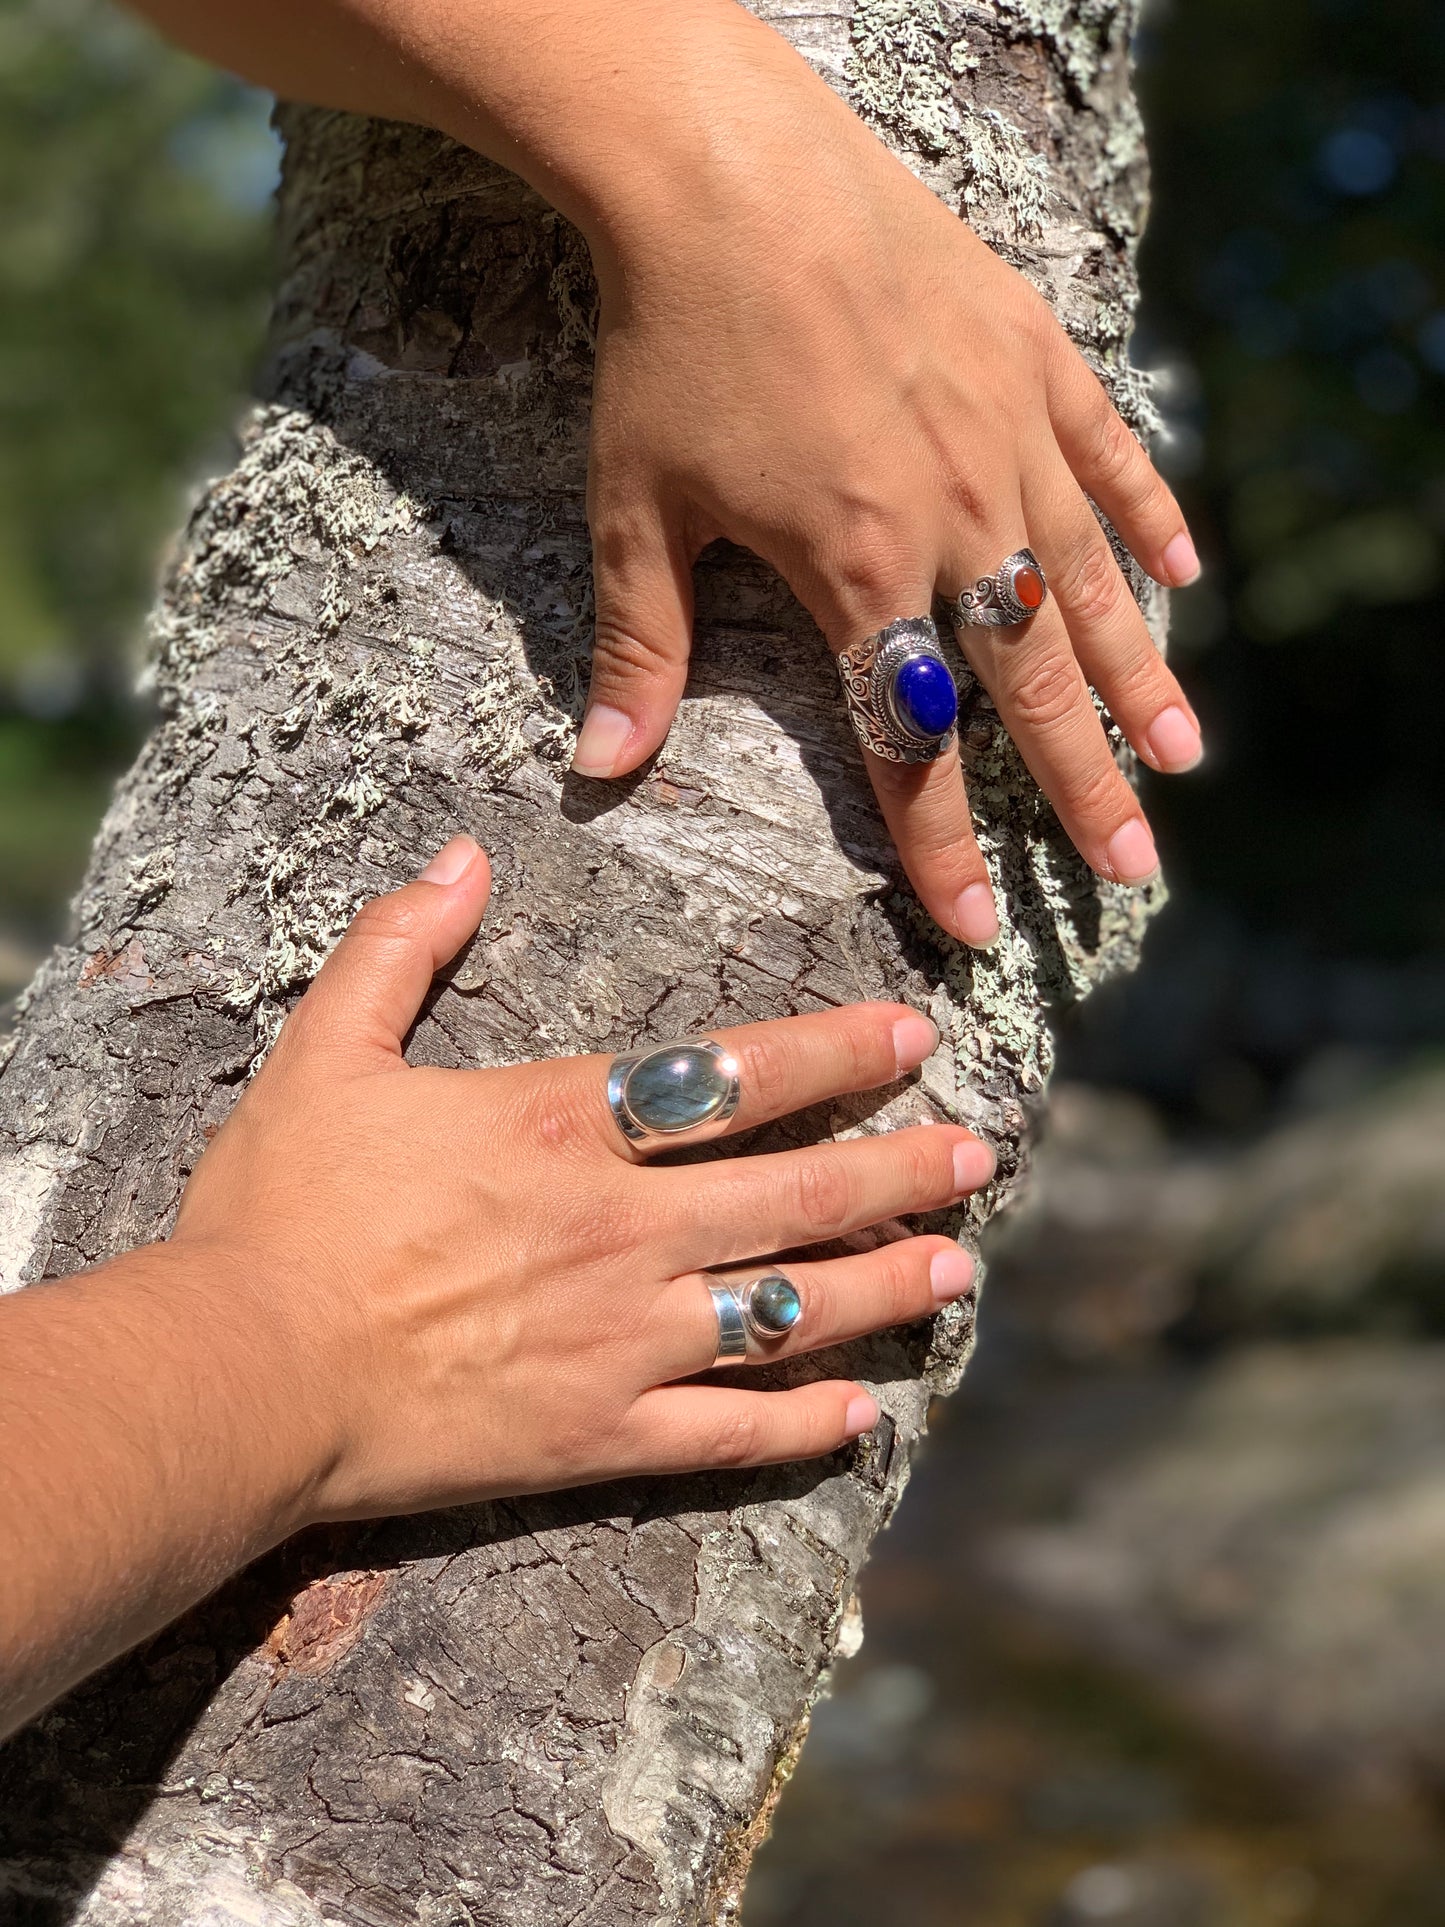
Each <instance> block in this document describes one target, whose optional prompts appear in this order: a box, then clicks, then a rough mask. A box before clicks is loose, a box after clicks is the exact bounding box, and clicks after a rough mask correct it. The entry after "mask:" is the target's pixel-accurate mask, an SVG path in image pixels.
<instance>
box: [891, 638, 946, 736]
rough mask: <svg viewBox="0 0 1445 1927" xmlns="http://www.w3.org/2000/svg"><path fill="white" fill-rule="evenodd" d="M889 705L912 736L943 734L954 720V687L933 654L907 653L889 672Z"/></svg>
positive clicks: (944, 668)
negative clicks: (891, 679)
mask: <svg viewBox="0 0 1445 1927" xmlns="http://www.w3.org/2000/svg"><path fill="white" fill-rule="evenodd" d="M893 707H894V709H895V710H896V711H897V714H898V720H899V722H900V723H902V725H903V727H904V728H905V729H907V730H911V731H912V733H913V734H914V735H915V736H946V735H947V734H948V732H949V730H950V729H952V728H953V725H954V724H955V723H956V722H957V721H958V691H957V689H956V688H955V687H954V682H953V677H952V676H951V675H950V674H949V673H948V668H947V665H946V664H944V663H941V662H940V661H939V660H938V658H937V657H936V656H909V657H908V658H907V659H906V661H904V662H901V663H899V665H898V667H897V669H895V670H894V672H893Z"/></svg>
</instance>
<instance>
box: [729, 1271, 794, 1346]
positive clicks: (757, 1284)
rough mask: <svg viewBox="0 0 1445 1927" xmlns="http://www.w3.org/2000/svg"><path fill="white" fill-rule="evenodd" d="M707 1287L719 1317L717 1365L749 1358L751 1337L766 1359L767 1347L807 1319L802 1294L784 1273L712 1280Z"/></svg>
mask: <svg viewBox="0 0 1445 1927" xmlns="http://www.w3.org/2000/svg"><path fill="white" fill-rule="evenodd" d="M707 1288H708V1294H709V1296H710V1297H711V1299H712V1308H713V1311H714V1312H715V1313H716V1314H717V1353H716V1356H715V1357H714V1358H713V1361H712V1362H713V1364H714V1366H718V1365H731V1364H734V1363H735V1362H736V1361H737V1360H738V1359H739V1358H746V1357H747V1356H748V1340H749V1339H750V1338H751V1339H752V1341H753V1343H754V1345H755V1346H758V1347H760V1348H762V1350H761V1355H762V1356H763V1357H766V1356H767V1348H768V1347H770V1346H773V1345H776V1344H777V1342H778V1340H779V1339H781V1338H786V1337H787V1335H788V1333H789V1332H791V1331H794V1330H795V1329H796V1328H797V1325H798V1323H799V1321H800V1320H801V1318H802V1316H803V1297H802V1293H801V1292H800V1291H799V1290H798V1287H797V1286H796V1285H795V1284H794V1283H793V1281H792V1279H791V1278H790V1277H789V1276H788V1275H787V1273H786V1272H783V1271H764V1272H761V1273H759V1275H758V1276H757V1277H756V1278H744V1279H736V1278H735V1279H730V1280H724V1279H718V1278H710V1279H709V1281H708V1287H707Z"/></svg>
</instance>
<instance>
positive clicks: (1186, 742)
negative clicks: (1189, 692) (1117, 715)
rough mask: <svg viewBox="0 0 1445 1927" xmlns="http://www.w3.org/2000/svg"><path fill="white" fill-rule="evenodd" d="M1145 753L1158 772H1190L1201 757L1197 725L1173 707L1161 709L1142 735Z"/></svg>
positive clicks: (1202, 746) (1185, 714) (1202, 749)
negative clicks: (1150, 757) (1145, 748)
mask: <svg viewBox="0 0 1445 1927" xmlns="http://www.w3.org/2000/svg"><path fill="white" fill-rule="evenodd" d="M1145 741H1146V742H1147V743H1148V745H1149V753H1150V755H1151V756H1152V757H1153V758H1154V761H1155V762H1156V763H1157V764H1158V765H1159V767H1160V769H1165V770H1169V771H1171V772H1174V773H1178V772H1179V771H1180V770H1186V769H1193V767H1194V765H1195V764H1196V763H1197V762H1198V761H1199V759H1200V757H1201V756H1202V755H1203V754H1204V743H1203V740H1202V739H1201V737H1200V734H1199V725H1198V723H1196V722H1192V721H1191V720H1190V718H1189V716H1188V714H1187V713H1186V712H1185V711H1184V710H1182V709H1181V708H1180V707H1179V705H1178V704H1177V703H1175V704H1173V705H1172V706H1171V707H1170V708H1168V709H1161V710H1160V712H1159V714H1158V715H1157V716H1156V717H1155V718H1154V720H1153V722H1152V723H1150V725H1149V727H1148V729H1147V730H1146V731H1145Z"/></svg>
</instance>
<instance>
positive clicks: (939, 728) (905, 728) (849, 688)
mask: <svg viewBox="0 0 1445 1927" xmlns="http://www.w3.org/2000/svg"><path fill="white" fill-rule="evenodd" d="M838 674H839V675H840V676H841V677H842V679H843V697H844V700H845V701H846V703H847V705H848V717H849V720H850V722H851V723H852V725H853V729H854V731H855V733H856V735H857V737H858V740H859V742H860V743H862V745H863V747H864V749H866V750H867V751H869V753H870V754H871V755H874V756H881V757H883V758H884V760H885V761H886V762H889V763H931V762H932V761H933V759H934V758H935V757H936V756H939V755H941V754H942V752H943V751H944V750H945V749H947V747H948V745H949V744H950V743H951V742H952V741H953V731H954V725H955V724H956V723H957V721H958V689H957V686H956V685H955V683H954V680H953V675H952V672H951V671H950V669H949V667H948V664H947V663H946V662H945V660H944V656H943V651H942V649H941V648H940V647H939V643H938V631H937V630H936V629H935V628H934V626H933V624H932V622H931V621H930V620H929V618H928V617H927V616H902V617H900V618H899V620H898V621H897V622H890V623H889V625H888V627H887V628H886V629H880V630H879V631H878V633H877V635H876V636H868V637H867V638H866V639H865V640H864V641H862V642H860V643H859V644H858V646H857V647H856V648H855V649H845V650H844V651H843V652H842V654H841V655H840V656H839V657H838Z"/></svg>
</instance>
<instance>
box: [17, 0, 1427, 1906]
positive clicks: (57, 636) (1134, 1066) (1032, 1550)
mask: <svg viewBox="0 0 1445 1927" xmlns="http://www.w3.org/2000/svg"><path fill="white" fill-rule="evenodd" d="M1138 58H1139V82H1140V89H1141V94H1142V98H1143V104H1144V108H1145V113H1146V118H1147V121H1148V125H1149V128H1150V132H1151V137H1152V144H1153V154H1154V169H1155V181H1156V194H1155V207H1154V213H1153V217H1152V222H1151V226H1150V230H1149V236H1148V240H1147V243H1146V247H1145V253H1144V261H1143V273H1144V283H1145V303H1144V308H1143V312H1142V314H1141V318H1140V326H1139V333H1138V338H1137V342H1136V355H1137V358H1138V359H1139V360H1140V361H1141V362H1142V363H1144V364H1145V365H1147V366H1150V367H1153V368H1155V369H1156V370H1158V371H1159V377H1160V384H1161V399H1162V401H1163V405H1164V407H1165V410H1166V412H1167V415H1168V418H1169V434H1168V437H1167V440H1166V442H1165V445H1164V447H1163V451H1162V460H1163V462H1164V464H1165V465H1166V466H1167V467H1168V469H1169V471H1170V474H1171V478H1172V479H1173V481H1174V482H1175V484H1176V486H1177V487H1178V489H1179V491H1180V493H1181V495H1182V496H1183V497H1184V500H1185V502H1186V506H1187V508H1188V511H1189V514H1190V517H1191V521H1192V524H1193V526H1194V528H1195V531H1196V534H1197V535H1198V536H1199V538H1200V542H1201V548H1202V549H1203V551H1204V553H1205V555H1206V558H1207V563H1208V573H1207V578H1206V583H1205V585H1203V586H1201V587H1199V588H1197V589H1195V590H1192V591H1190V592H1189V593H1188V594H1187V595H1185V596H1181V597H1179V598H1177V599H1176V621H1175V643H1174V647H1175V652H1176V659H1177V660H1178V661H1179V662H1180V663H1181V664H1182V666H1183V672H1184V675H1185V678H1186V681H1187V683H1188V685H1189V687H1190V690H1191V692H1192V694H1193V696H1194V698H1195V701H1196V703H1197V705H1198V707H1199V709H1200V711H1201V713H1202V715H1203V717H1204V720H1205V725H1206V734H1207V739H1208V741H1209V744H1210V755H1209V759H1208V761H1207V763H1206V765H1205V767H1204V769H1203V770H1202V771H1201V772H1200V773H1199V774H1198V775H1196V776H1194V777H1191V778H1188V779H1185V780H1183V781H1179V782H1176V783H1174V784H1170V785H1165V784H1161V783H1154V784H1152V785H1151V792H1150V796H1149V804H1150V809H1151V814H1152V816H1153V818H1154V821H1155V823H1156V826H1157V828H1158V831H1159V834H1160V840H1161V843H1162V845H1163V846H1164V849H1165V851H1166V854H1167V866H1168V871H1169V875H1170V878H1171V882H1172V885H1173V888H1174V893H1175V895H1174V901H1173V903H1172V905H1171V907H1170V909H1169V910H1168V912H1167V913H1166V915H1165V916H1164V918H1163V919H1162V920H1161V922H1160V923H1159V925H1158V926H1157V928H1156V930H1155V932H1154V934H1153V936H1152V938H1151V940H1150V945H1149V949H1148V954H1147V959H1146V965H1145V968H1144V970H1143V971H1142V972H1141V974H1140V975H1139V976H1138V977H1137V978H1135V979H1132V980H1131V981H1129V982H1128V983H1126V984H1123V985H1120V986H1117V987H1115V988H1114V989H1112V990H1110V991H1108V992H1106V993H1104V994H1103V995H1101V996H1100V997H1099V998H1098V999H1097V1000H1096V1001H1095V1002H1094V1003H1093V1004H1092V1005H1091V1006H1090V1008H1089V1010H1088V1012H1087V1015H1086V1016H1085V1017H1084V1019H1083V1020H1082V1022H1081V1023H1080V1024H1079V1026H1078V1028H1077V1029H1076V1031H1075V1032H1074V1033H1073V1034H1072V1035H1071V1036H1070V1037H1068V1038H1067V1039H1066V1040H1065V1044H1064V1051H1063V1067H1062V1072H1061V1076H1060V1081H1059V1085H1058V1091H1057V1101H1056V1103H1055V1106H1054V1115H1053V1122H1052V1127H1051V1133H1050V1137H1049V1140H1048V1142H1047V1144H1046V1145H1045V1148H1044V1151H1043V1154H1042V1157H1041V1160H1040V1163H1041V1182H1040V1184H1039V1185H1038V1186H1037V1187H1036V1188H1035V1195H1034V1198H1033V1201H1032V1203H1031V1204H1030V1205H1029V1206H1028V1207H1027V1208H1026V1209H1025V1210H1024V1212H1022V1213H1021V1214H1019V1215H1018V1216H1017V1218H1016V1219H1015V1220H1014V1221H1013V1222H1011V1223H1009V1224H1007V1225H1004V1226H1002V1227H1000V1235H999V1236H998V1238H997V1239H996V1241H995V1244H994V1246H993V1248H992V1249H991V1252H990V1260H991V1263H990V1273H989V1280H988V1288H987V1291H986V1293H985V1299H984V1305H983V1310H982V1314H981V1344H980V1349H979V1353H978V1356H977V1358H976V1360H975V1363H974V1365H973V1367H972V1368H971V1371H970V1375H969V1379H968V1384H967V1388H966V1390H965V1392H964V1394H963V1395H962V1396H961V1397H960V1398H959V1399H958V1400H956V1401H954V1403H953V1405H952V1406H951V1407H950V1408H949V1409H947V1410H945V1411H941V1412H940V1413H939V1414H938V1421H937V1426H936V1431H935V1435H934V1439H933V1441H932V1443H931V1445H930V1447H929V1449H928V1451H927V1453H926V1454H925V1456H924V1459H923V1462H922V1465H921V1467H920V1470H919V1472H918V1474H917V1476H916V1478H915V1481H914V1485H913V1489H912V1491H911V1493H910V1497H909V1501H908V1503H907V1505H906V1506H905V1507H904V1508H903V1511H902V1512H901V1514H900V1516H899V1520H898V1522H897V1524H896V1525H895V1526H894V1528H893V1529H892V1530H891V1532H890V1533H889V1534H888V1535H887V1537H886V1539H885V1540H884V1542H883V1544H882V1546H881V1547H880V1552H879V1556H878V1557H877V1558H876V1560H875V1561H874V1563H873V1565H872V1566H871V1568H870V1569H869V1573H868V1576H867V1580H866V1583H865V1586H864V1590H863V1597H862V1602H861V1605H862V1614H863V1619H864V1622H865V1625H866V1628H867V1638H866V1641H865V1643H864V1644H863V1646H862V1649H861V1651H860V1653H859V1654H858V1656H857V1657H856V1658H855V1659H852V1660H850V1661H848V1662H847V1663H846V1664H844V1665H842V1666H840V1668H839V1670H838V1675H837V1678H836V1681H835V1688H836V1690H835V1694H834V1697H833V1698H832V1699H830V1700H829V1701H827V1702H825V1703H824V1704H823V1705H822V1706H821V1707H820V1709H819V1711H818V1714H817V1716H816V1720H815V1726H814V1734H813V1738H812V1741H811V1743H810V1745H809V1747H808V1749H807V1750H806V1752H805V1755H804V1761H803V1765H802V1767H801V1768H800V1770H799V1772H798V1774H797V1776H796V1779H795V1781H794V1783H793V1786H792V1787H791V1789H790V1791H789V1794H788V1797H787V1799H786V1800H785V1802H784V1804H783V1807H782V1810H781V1816H780V1820H779V1824H778V1827H777V1829H776V1833H775V1837H774V1839H773V1840H772V1842H771V1843H770V1844H769V1845H768V1847H767V1848H766V1849H765V1850H764V1852H763V1854H762V1856H761V1857H760V1859H759V1862H758V1865H757V1870H756V1874H755V1878H754V1881H753V1884H752V1886H751V1888H750V1891H749V1896H748V1907H747V1910H746V1920H747V1923H748V1927H823V1923H825V1922H826V1923H828V1927H854V1924H855V1923H857V1924H858V1927H861V1924H862V1923H864V1922H865V1921H866V1922H867V1923H868V1924H869V1927H877V1923H878V1922H879V1921H883V1922H887V1923H892V1922H895V1921H897V1922H906V1923H907V1924H908V1927H944V1924H945V1923H946V1924H947V1927H1087V1923H1095V1922H1102V1923H1110V1924H1112V1927H1439V1924H1441V1923H1445V1633H1442V1631H1441V1628H1442V1625H1445V1345H1442V1342H1441V1341H1442V1338H1445V1053H1442V1043H1445V759H1442V756H1441V754H1440V751H1439V747H1438V733H1439V729H1440V722H1439V710H1440V707H1441V700H1442V695H1445V675H1442V671H1441V668H1440V660H1441V614H1442V609H1441V596H1440V587H1441V551H1442V544H1445V415H1442V408H1441V403H1442V400H1445V10H1442V9H1441V8H1440V7H1439V6H1438V4H1436V3H1435V0H1373V4H1372V3H1371V0H1268V4H1261V0H1170V3H1169V4H1164V3H1163V0H1152V4H1151V5H1150V6H1149V7H1148V9H1147V13H1146V18H1145V24H1144V28H1143V30H1142V31H1141V34H1140V39H1139V46H1138ZM276 165H277V151H276V146H275V142H274V140H273V137H272V136H271V134H270V132H269V128H268V124H267V103H266V102H265V101H264V100H262V99H260V98H259V97H257V96H255V95H253V94H251V93H248V92H247V91H246V90H244V89H241V88H239V87H236V86H234V85H232V84H230V83H229V82H226V81H224V80H222V79H219V78H217V77H215V76H213V75H211V74H209V73H207V72H206V71H205V70H204V69H202V68H199V67H198V66H196V65H195V64H194V63H191V62H188V61H185V60H183V59H181V58H180V57H178V56H174V55H171V54H169V53H167V52H165V51H164V50H163V49H161V48H160V47H159V46H158V44H157V43H156V42H155V41H154V40H153V39H152V38H151V37H150V36H149V35H148V34H146V33H145V32H143V31H142V30H141V29H139V28H136V27H134V26H132V25H131V24H130V23H129V22H128V21H127V20H125V19H124V18H123V17H121V16H120V15H119V14H117V13H114V12H112V11H111V10H109V9H108V8H107V7H105V6H103V5H101V4H100V3H99V0H0V999H4V998H5V997H7V996H11V995H13V994H14V993H15V992H16V991H17V990H18V989H19V988H20V987H21V986H22V985H23V983H24V981H25V980H26V979H27V978H28V976H29V974H30V972H31V970H32V969H33V967H34V965H35V963H36V961H37V960H38V958H39V956H40V954H41V953H42V951H43V949H44V947H45V945H46V944H47V943H48V942H49V941H50V939H51V938H52V937H53V936H54V934H55V933H56V932H57V930H58V929H59V928H60V927H61V925H62V923H63V919H64V914H65V904H66V899H67V897H68V895H69V893H70V891H71V890H72V889H73V887H74V885H75V883H76V882H77V881H78V878H79V875H80V871H81V868H82V865H83V862H84V858H85V853H86V850H87V847H88V845H89V841H90V838H91V836H92V834H93V832H94V828H95V825H96V822H97V821H98V818H99V815H100V812H101V810H102V808H103V806H104V802H105V798H106V795H107V793H108V788H109V785H110V782H111V780H112V778H113V776H114V773H115V772H116V771H117V770H118V769H119V768H120V767H121V766H122V765H123V764H124V763H125V761H126V760H127V759H128V757H129V755H130V754H131V752H132V749H133V747H134V745H135V743H136V741H137V740H138V737H139V733H140V731H141V729H142V727H143V724H144V716H143V714H142V713H141V711H140V710H139V709H138V707H137V706H136V705H135V703H134V701H133V699H132V697H131V694H130V691H131V688H132V685H133V682H134V677H135V669H136V662H137V650H138V645H137V636H138V631H139V623H140V617H141V614H142V611H143V609H144V605H145V603H146V600H147V598H148V594H149V589H150V584H151V582H152V580H153V577H154V572H155V568H156V562H157V557H158V554H159V551H160V547H161V545H162V544H163V543H164V541H165V540H166V539H167V538H168V536H169V535H170V534H171V533H172V532H173V531H174V529H175V528H176V527H177V525H178V523H179V520H180V518H181V516H182V514H183V513H184V509H185V504H186V498H187V490H188V489H189V488H190V487H191V485H192V483H193V481H194V479H195V478H196V477H198V476H200V475H203V474H204V473H205V472H207V470H208V469H214V468H216V467H219V466H221V465H223V464H224V463H225V461H226V459H227V456H226V450H227V435H228V426H229V422H230V420H231V418H232V416H233V414H234V411H235V407H236V404H237V399H238V397H239V396H240V395H241V394H242V392H243V390H244V385H245V381H246V376H247V370H248V365H249V362H250V360H251V358H252V356H253V355H254V353H255V350H256V347H257V344H258V342H259V337H260V330H261V326H262V321H263V317H264V310H265V298H266V284H267V269H268V212H267V203H268V197H269V194H270V191H271V188H272V186H273V184H274V179H275V171H276Z"/></svg>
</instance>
